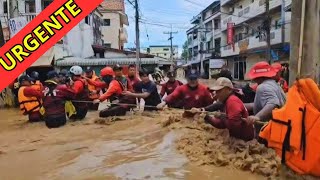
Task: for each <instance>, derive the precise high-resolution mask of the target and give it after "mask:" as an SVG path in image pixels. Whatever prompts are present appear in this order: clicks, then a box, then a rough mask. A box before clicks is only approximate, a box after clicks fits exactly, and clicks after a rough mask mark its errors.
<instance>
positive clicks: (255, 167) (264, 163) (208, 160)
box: [161, 114, 313, 179]
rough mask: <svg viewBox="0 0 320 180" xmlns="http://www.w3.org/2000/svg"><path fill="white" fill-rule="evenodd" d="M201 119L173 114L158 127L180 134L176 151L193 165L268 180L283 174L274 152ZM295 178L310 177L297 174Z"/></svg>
mask: <svg viewBox="0 0 320 180" xmlns="http://www.w3.org/2000/svg"><path fill="white" fill-rule="evenodd" d="M203 119H204V116H203V115H201V116H200V117H199V118H198V119H197V120H195V121H190V120H186V119H183V118H182V117H181V115H180V116H178V115H176V114H173V115H171V116H170V117H168V118H167V120H165V121H163V122H162V123H161V124H162V127H169V128H171V129H180V130H181V131H182V132H183V135H182V136H181V138H180V139H178V140H177V149H178V151H180V152H181V153H183V154H185V155H186V156H187V157H188V158H189V160H190V161H192V162H194V163H195V164H198V165H214V166H219V167H224V166H232V167H235V168H237V169H240V170H243V171H251V172H252V173H256V174H260V175H263V176H266V177H269V178H271V179H273V178H274V177H278V176H279V175H280V173H281V175H282V173H283V172H280V166H281V163H280V158H279V157H278V156H277V155H276V153H275V151H274V150H272V149H269V148H267V147H265V146H264V145H262V144H259V143H258V142H257V141H256V140H252V141H249V142H245V141H243V140H239V139H235V138H233V137H229V132H228V130H220V129H216V128H214V127H213V126H211V125H209V124H206V123H205V122H204V120H203ZM290 173H291V174H290ZM287 174H288V175H287ZM289 174H290V176H289ZM292 174H295V173H294V172H293V171H292V170H288V171H286V172H285V176H286V177H292ZM294 177H295V179H297V178H298V179H309V178H310V177H309V176H308V177H309V178H306V177H307V176H299V175H295V176H294ZM312 179H313V178H312Z"/></svg>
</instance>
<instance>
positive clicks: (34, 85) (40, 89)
mask: <svg viewBox="0 0 320 180" xmlns="http://www.w3.org/2000/svg"><path fill="white" fill-rule="evenodd" d="M31 87H32V88H34V89H36V90H38V91H42V90H43V85H42V83H41V82H40V81H36V82H35V83H34V84H33V85H31Z"/></svg>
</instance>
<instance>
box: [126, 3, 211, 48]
mask: <svg viewBox="0 0 320 180" xmlns="http://www.w3.org/2000/svg"><path fill="white" fill-rule="evenodd" d="M188 1H191V2H188ZM212 2H214V0H201V1H199V0H139V5H140V7H139V9H140V12H141V14H142V16H141V21H143V22H141V23H140V44H141V47H142V48H144V47H148V46H149V45H170V41H168V38H169V35H168V34H163V32H168V31H170V30H171V28H170V26H171V24H172V26H173V31H177V32H178V34H175V35H174V39H173V44H174V45H178V46H179V49H180V50H179V52H181V48H182V45H183V43H184V42H185V41H186V39H187V37H186V31H187V30H188V29H189V28H190V27H192V26H191V25H190V20H191V19H192V17H193V16H196V15H197V14H199V13H200V12H201V10H203V9H204V8H205V7H207V6H208V5H210V4H211V3H212ZM126 13H127V15H128V18H129V23H130V25H129V27H127V30H128V36H129V38H128V43H127V44H126V47H127V48H132V47H135V21H134V16H135V11H134V8H133V6H132V5H131V4H129V3H128V1H126ZM152 24H154V25H152Z"/></svg>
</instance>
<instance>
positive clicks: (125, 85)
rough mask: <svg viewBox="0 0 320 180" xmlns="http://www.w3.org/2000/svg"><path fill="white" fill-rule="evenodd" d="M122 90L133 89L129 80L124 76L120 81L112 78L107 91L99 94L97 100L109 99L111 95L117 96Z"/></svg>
mask: <svg viewBox="0 0 320 180" xmlns="http://www.w3.org/2000/svg"><path fill="white" fill-rule="evenodd" d="M123 91H131V92H132V91H133V88H132V86H131V85H130V83H129V80H128V79H127V78H125V77H123V78H122V81H120V80H115V79H114V80H112V81H111V82H110V84H109V87H108V90H107V92H106V93H104V94H103V95H102V96H100V98H99V100H100V101H105V100H107V99H110V98H111V97H112V96H115V97H119V96H121V94H122V92H123Z"/></svg>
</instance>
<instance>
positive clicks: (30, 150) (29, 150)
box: [19, 149, 37, 152]
mask: <svg viewBox="0 0 320 180" xmlns="http://www.w3.org/2000/svg"><path fill="white" fill-rule="evenodd" d="M35 150H37V149H27V150H22V151H19V152H32V151H35Z"/></svg>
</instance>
